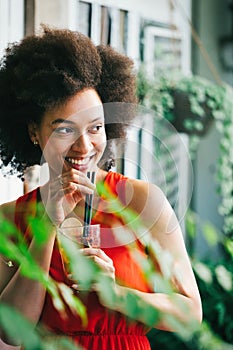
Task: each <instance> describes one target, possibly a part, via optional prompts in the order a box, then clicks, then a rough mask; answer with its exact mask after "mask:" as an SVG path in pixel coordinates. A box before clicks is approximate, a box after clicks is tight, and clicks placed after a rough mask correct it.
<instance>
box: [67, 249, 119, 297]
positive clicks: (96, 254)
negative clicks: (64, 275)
mask: <svg viewBox="0 0 233 350" xmlns="http://www.w3.org/2000/svg"><path fill="white" fill-rule="evenodd" d="M80 252H81V253H82V254H83V255H85V256H86V257H87V258H89V259H91V260H93V262H94V263H95V264H96V265H97V266H98V267H99V268H100V270H102V272H103V273H104V274H105V275H106V276H107V277H109V278H110V280H112V282H113V286H114V288H115V267H114V265H113V261H112V259H111V258H109V256H108V255H107V254H105V252H104V251H103V250H102V249H99V248H83V249H80ZM68 278H69V281H70V282H69V283H70V285H71V287H72V288H73V289H74V290H77V291H80V286H79V282H78V281H77V280H75V279H73V275H72V273H71V274H69V275H68ZM72 281H73V284H72ZM99 289H101V288H99V285H98V283H93V284H92V286H91V290H92V291H96V292H98V291H99Z"/></svg>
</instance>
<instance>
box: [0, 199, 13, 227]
mask: <svg viewBox="0 0 233 350" xmlns="http://www.w3.org/2000/svg"><path fill="white" fill-rule="evenodd" d="M15 206H16V201H15V200H14V201H11V202H7V203H4V204H1V205H0V216H1V217H3V219H6V220H8V221H10V222H14V217H15Z"/></svg>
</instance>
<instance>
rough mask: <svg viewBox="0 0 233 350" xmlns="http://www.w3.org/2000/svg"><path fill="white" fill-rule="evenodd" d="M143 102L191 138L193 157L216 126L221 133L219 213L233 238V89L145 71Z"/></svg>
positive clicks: (141, 75)
mask: <svg viewBox="0 0 233 350" xmlns="http://www.w3.org/2000/svg"><path fill="white" fill-rule="evenodd" d="M137 77H138V84H137V94H138V99H139V102H140V103H141V104H142V105H144V106H146V107H147V108H150V109H152V110H154V111H155V112H156V113H158V114H159V115H160V116H163V117H164V118H166V119H167V120H168V121H169V122H170V123H171V124H173V125H174V127H175V128H176V130H177V131H178V132H184V133H187V134H188V135H189V140H190V141H189V145H190V146H189V147H190V154H191V156H192V157H193V156H195V151H196V149H197V147H198V143H199V141H200V138H201V137H202V136H203V135H205V134H206V133H207V132H208V129H209V127H210V125H211V123H213V122H215V123H216V127H217V129H218V131H219V132H220V155H219V160H218V168H217V182H218V192H219V194H220V196H221V198H222V202H221V205H220V207H219V212H220V214H221V215H223V217H224V227H223V231H224V232H225V233H226V234H228V235H229V236H233V89H232V87H231V86H229V85H227V84H224V83H222V84H221V85H218V84H215V83H213V82H211V81H209V80H207V79H204V78H202V77H199V76H196V75H189V76H185V75H183V74H181V73H179V74H175V75H172V74H170V75H168V74H163V75H161V76H159V78H158V79H155V78H152V79H151V78H148V75H147V74H146V71H145V69H144V67H143V66H142V67H141V68H140V69H139V71H138V75H137Z"/></svg>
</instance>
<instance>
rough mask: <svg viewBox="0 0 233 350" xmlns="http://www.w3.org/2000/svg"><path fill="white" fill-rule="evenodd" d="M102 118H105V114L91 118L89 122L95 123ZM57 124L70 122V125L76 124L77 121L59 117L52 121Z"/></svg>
mask: <svg viewBox="0 0 233 350" xmlns="http://www.w3.org/2000/svg"><path fill="white" fill-rule="evenodd" d="M100 119H103V116H99V117H97V118H95V119H93V120H91V121H90V122H89V124H91V123H95V122H96V121H98V120H100ZM56 124H70V125H74V124H75V122H73V121H72V120H69V119H62V118H58V119H55V120H53V121H52V125H56Z"/></svg>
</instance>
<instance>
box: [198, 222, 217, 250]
mask: <svg viewBox="0 0 233 350" xmlns="http://www.w3.org/2000/svg"><path fill="white" fill-rule="evenodd" d="M202 231H203V235H204V237H205V239H206V240H207V242H208V243H209V244H210V245H211V246H215V245H216V244H217V243H218V241H219V238H218V237H219V235H218V231H217V230H216V228H215V227H214V225H212V224H211V223H210V222H207V223H204V224H203V225H202Z"/></svg>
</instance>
